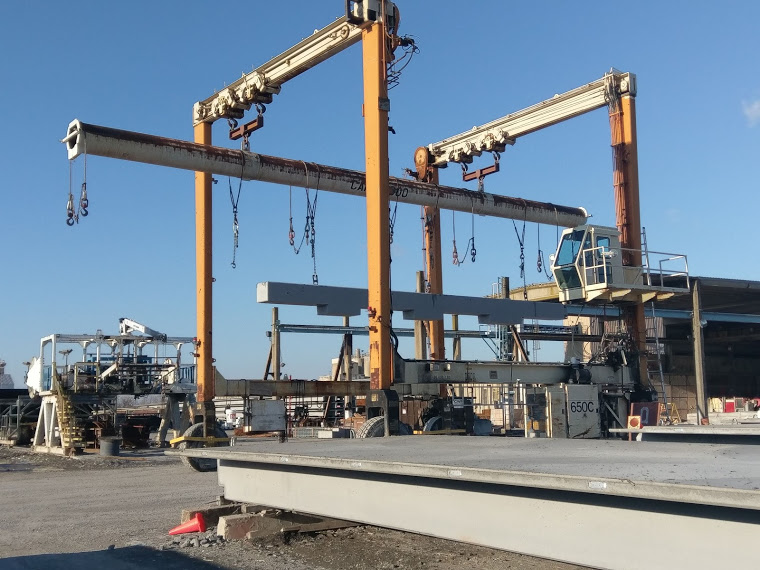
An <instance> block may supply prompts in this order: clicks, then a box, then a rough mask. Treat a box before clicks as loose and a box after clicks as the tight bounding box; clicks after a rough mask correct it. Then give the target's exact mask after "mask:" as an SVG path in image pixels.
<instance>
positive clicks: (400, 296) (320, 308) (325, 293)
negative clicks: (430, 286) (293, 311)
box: [256, 281, 566, 324]
mask: <svg viewBox="0 0 760 570" xmlns="http://www.w3.org/2000/svg"><path fill="white" fill-rule="evenodd" d="M367 299H368V296H367V290H366V289H360V288H353V287H329V286H325V285H302V284H298V283H278V282H271V281H270V282H265V283H259V284H258V285H257V287H256V300H257V302H259V303H269V304H274V305H300V306H307V307H317V314H318V315H327V316H356V315H359V314H360V313H361V311H362V309H366V308H367ZM391 304H392V307H393V311H395V312H400V313H402V314H403V318H404V319H407V320H413V321H424V320H441V319H443V316H444V315H473V316H477V317H478V322H479V323H481V324H518V323H522V322H523V320H525V319H536V320H562V319H564V318H565V314H566V313H565V307H564V306H563V305H560V304H558V303H541V302H534V301H513V300H510V299H489V298H486V297H465V296H461V295H431V294H429V293H412V292H407V291H393V292H392V293H391Z"/></svg>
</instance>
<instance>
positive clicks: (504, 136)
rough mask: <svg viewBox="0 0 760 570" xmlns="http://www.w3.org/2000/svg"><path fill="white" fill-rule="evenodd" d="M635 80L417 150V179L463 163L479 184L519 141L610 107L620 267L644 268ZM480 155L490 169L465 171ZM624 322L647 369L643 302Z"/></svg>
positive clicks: (612, 76)
mask: <svg viewBox="0 0 760 570" xmlns="http://www.w3.org/2000/svg"><path fill="white" fill-rule="evenodd" d="M635 97H636V76H635V75H634V74H633V73H623V72H620V71H617V70H615V69H612V70H611V71H610V72H609V73H606V74H605V75H604V76H602V77H601V78H599V79H597V80H596V81H592V82H591V83H587V84H586V85H583V86H582V87H578V88H576V89H573V90H571V91H568V92H566V93H562V94H560V95H555V96H554V97H552V98H551V99H547V100H546V101H542V102H540V103H538V104H536V105H533V106H531V107H527V108H525V109H522V110H520V111H517V112H515V113H510V114H509V115H506V116H505V117H502V118H500V119H497V120H495V121H492V122H490V123H486V124H485V125H481V126H477V127H473V128H472V129H470V130H468V131H465V132H463V133H461V134H458V135H455V136H452V137H449V138H446V139H443V140H442V141H439V142H436V143H432V144H429V145H427V146H425V147H419V148H418V149H417V150H416V151H415V153H414V162H415V169H416V177H417V179H419V180H429V181H434V182H437V177H438V173H437V170H438V169H439V168H446V167H447V166H448V165H449V164H450V163H460V164H462V165H463V170H464V174H463V178H464V179H465V180H471V179H475V178H478V179H480V180H481V181H482V179H483V177H485V176H486V175H488V174H492V173H495V172H498V170H499V162H498V160H499V153H500V152H503V151H504V150H505V149H506V147H507V146H508V145H514V144H515V142H516V141H517V139H518V138H519V137H522V136H525V135H527V134H530V133H533V132H535V131H538V130H540V129H543V128H546V127H549V126H552V125H555V124H557V123H560V122H562V121H566V120H568V119H571V118H573V117H577V116H579V115H582V114H584V113H588V112H590V111H593V110H595V109H599V108H602V107H608V109H609V117H610V129H611V134H612V149H613V159H614V172H613V184H614V191H615V211H616V224H617V229H618V231H619V232H620V248H621V251H623V265H629V266H641V265H642V254H641V250H642V247H641V246H642V243H641V218H640V212H639V176H638V152H637V147H636V106H635ZM484 152H491V153H494V158H495V162H494V165H493V166H491V167H488V168H483V169H478V170H476V171H475V172H473V173H468V172H467V167H466V165H468V164H470V163H472V162H473V158H474V157H477V156H481V155H482V154H483V153H484ZM439 216H440V212H439V210H438V209H437V208H434V207H427V208H425V212H424V217H425V229H424V231H425V245H426V256H427V259H426V266H427V274H428V281H429V287H430V291H431V292H432V293H442V292H443V284H442V267H441V263H440V259H441V234H440V217H439ZM621 314H622V318H623V320H624V322H625V324H626V327H627V330H628V331H629V333H630V334H631V336H632V337H633V339H634V343H635V346H636V348H637V349H638V352H639V354H640V361H639V362H640V367H639V370H640V371H645V370H646V327H645V323H644V306H643V304H642V302H641V301H639V302H637V303H633V304H627V305H624V306H622V307H621ZM429 334H430V350H431V358H433V359H436V358H438V359H442V358H443V356H444V345H443V322H442V321H438V322H435V323H431V324H430V327H429Z"/></svg>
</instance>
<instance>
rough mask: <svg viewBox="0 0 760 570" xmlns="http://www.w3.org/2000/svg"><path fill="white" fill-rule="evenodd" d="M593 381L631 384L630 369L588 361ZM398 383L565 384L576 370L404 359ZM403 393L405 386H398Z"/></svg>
mask: <svg viewBox="0 0 760 570" xmlns="http://www.w3.org/2000/svg"><path fill="white" fill-rule="evenodd" d="M585 369H586V370H587V371H589V372H590V373H591V382H593V383H594V384H597V385H601V386H605V385H607V386H619V387H622V386H625V387H630V386H632V383H631V379H630V378H631V375H630V369H629V368H627V367H620V368H617V369H615V368H614V367H612V366H607V365H604V364H586V365H585ZM401 370H402V371H401V377H400V378H398V379H396V386H397V387H398V386H400V385H409V384H411V385H414V384H417V385H419V384H518V383H522V384H562V383H567V382H573V381H575V380H574V376H575V371H574V370H573V366H572V365H571V364H567V363H562V362H557V363H553V362H513V361H501V360H496V361H479V360H461V361H456V360H449V361H439V360H404V361H403V366H402V369H401ZM399 390H400V391H401V392H402V393H405V389H402V388H399Z"/></svg>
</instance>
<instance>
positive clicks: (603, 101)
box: [428, 69, 636, 168]
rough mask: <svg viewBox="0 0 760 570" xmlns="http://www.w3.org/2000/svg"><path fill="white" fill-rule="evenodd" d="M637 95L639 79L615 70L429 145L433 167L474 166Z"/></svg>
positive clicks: (631, 74)
mask: <svg viewBox="0 0 760 570" xmlns="http://www.w3.org/2000/svg"><path fill="white" fill-rule="evenodd" d="M626 93H627V94H630V95H632V96H635V95H636V76H635V75H634V74H633V73H621V72H619V71H617V70H614V69H613V70H611V71H610V72H609V73H606V74H605V75H604V76H603V77H601V78H600V79H597V80H596V81H592V82H591V83H587V84H586V85H583V86H582V87H578V88H576V89H573V90H572V91H567V92H566V93H562V94H560V95H555V96H554V97H552V98H551V99H547V100H546V101H542V102H541V103H537V104H536V105H533V106H531V107H527V108H525V109H522V110H520V111H516V112H514V113H510V114H509V115H507V116H505V117H502V118H500V119H496V120H495V121H491V122H490V123H486V124H485V125H481V126H478V127H473V128H472V129H470V130H469V131H465V132H463V133H461V134H458V135H455V136H453V137H449V138H446V139H443V140H442V141H440V142H437V143H433V144H430V145H428V151H429V152H430V156H431V164H432V165H433V166H436V167H438V168H445V167H446V166H447V165H448V163H450V162H461V163H470V162H472V159H473V157H474V156H480V155H481V154H482V153H484V152H501V151H503V150H504V148H505V147H506V145H512V144H514V143H515V140H516V139H517V138H518V137H521V136H524V135H527V134H529V133H532V132H535V131H537V130H539V129H543V128H545V127H549V126H551V125H555V124H557V123H560V122H562V121H566V120H567V119H571V118H573V117H577V116H578V115H582V114H584V113H588V112H589V111H593V110H594V109H599V108H601V107H605V106H606V105H608V104H609V103H610V102H611V101H613V100H616V99H617V98H619V97H620V96H621V95H623V94H626Z"/></svg>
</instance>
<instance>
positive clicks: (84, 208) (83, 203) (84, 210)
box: [66, 148, 90, 226]
mask: <svg viewBox="0 0 760 570" xmlns="http://www.w3.org/2000/svg"><path fill="white" fill-rule="evenodd" d="M73 171H74V161H73V160H70V161H69V197H68V200H67V201H66V225H68V226H73V225H74V224H78V223H79V218H80V216H81V217H82V218H85V217H87V215H88V214H89V211H88V208H89V207H90V201H89V200H88V199H87V151H86V148H85V153H84V175H83V180H82V187H81V191H80V195H79V209H78V211H77V210H74V193H73V191H72V187H73V185H74V181H73V177H74V173H73Z"/></svg>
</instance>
